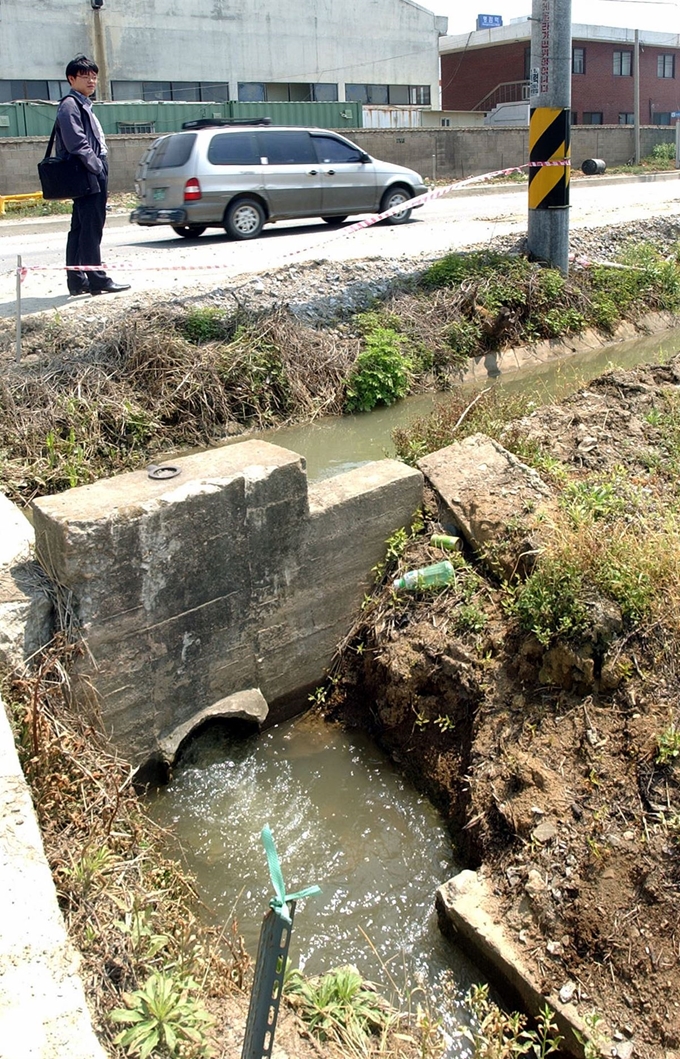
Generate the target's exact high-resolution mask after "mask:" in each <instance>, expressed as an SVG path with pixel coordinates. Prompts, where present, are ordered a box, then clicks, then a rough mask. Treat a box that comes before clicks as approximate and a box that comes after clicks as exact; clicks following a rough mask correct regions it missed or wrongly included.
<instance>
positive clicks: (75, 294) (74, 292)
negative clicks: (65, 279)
mask: <svg viewBox="0 0 680 1059" xmlns="http://www.w3.org/2000/svg"><path fill="white" fill-rule="evenodd" d="M90 293H91V292H90V288H89V287H69V289H68V295H69V298H81V297H82V296H83V294H90Z"/></svg>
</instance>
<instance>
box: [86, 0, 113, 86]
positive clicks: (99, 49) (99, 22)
mask: <svg viewBox="0 0 680 1059" xmlns="http://www.w3.org/2000/svg"><path fill="white" fill-rule="evenodd" d="M90 3H91V5H92V18H93V20H94V26H93V29H94V34H93V35H94V61H95V62H96V64H97V66H98V67H99V79H98V82H97V98H98V99H100V100H110V99H111V85H110V82H109V69H108V63H107V61H106V35H105V32H104V22H103V18H102V8H103V6H104V0H90Z"/></svg>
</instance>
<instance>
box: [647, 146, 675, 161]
mask: <svg viewBox="0 0 680 1059" xmlns="http://www.w3.org/2000/svg"><path fill="white" fill-rule="evenodd" d="M652 158H654V159H656V161H657V162H664V161H671V160H674V159H675V144H674V143H655V144H654V146H653V148H652Z"/></svg>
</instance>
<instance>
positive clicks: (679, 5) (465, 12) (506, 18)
mask: <svg viewBox="0 0 680 1059" xmlns="http://www.w3.org/2000/svg"><path fill="white" fill-rule="evenodd" d="M416 2H417V3H419V4H420V5H421V6H422V7H427V8H429V9H430V10H431V11H434V12H435V14H437V15H446V16H447V18H448V20H449V34H451V35H455V34H458V33H469V32H470V31H471V30H473V29H474V28H475V23H476V19H477V15H478V14H484V15H501V16H502V18H503V25H507V24H508V22H510V20H511V19H513V18H521V17H522V16H527V15H530V14H531V6H532V0H477V3H476V4H472V3H470V0H416ZM485 5H486V6H485ZM571 20H572V22H579V23H585V24H587V25H591V26H622V27H623V28H624V29H650V30H655V31H657V32H659V33H680V0H659V2H657V3H653V2H652V0H626V2H624V0H571Z"/></svg>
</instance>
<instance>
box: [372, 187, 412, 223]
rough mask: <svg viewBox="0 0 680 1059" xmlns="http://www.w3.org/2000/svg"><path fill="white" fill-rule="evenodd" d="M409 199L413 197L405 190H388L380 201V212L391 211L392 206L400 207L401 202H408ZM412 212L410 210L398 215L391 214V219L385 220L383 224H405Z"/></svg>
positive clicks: (402, 211)
mask: <svg viewBox="0 0 680 1059" xmlns="http://www.w3.org/2000/svg"><path fill="white" fill-rule="evenodd" d="M411 198H413V195H410V194H409V192H408V191H407V189H406V188H389V190H388V191H386V192H385V194H384V195H383V197H382V199H381V200H380V212H381V213H384V212H385V210H391V209H392V207H393V206H401V204H402V203H403V202H408V200H409V199H411ZM412 212H413V211H412V210H401V212H400V213H393V214H392V216H391V217H387V218H386V220H385V222H384V223H385V224H405V223H406V221H407V220H408V219H409V217H410V216H411V213H412Z"/></svg>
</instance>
